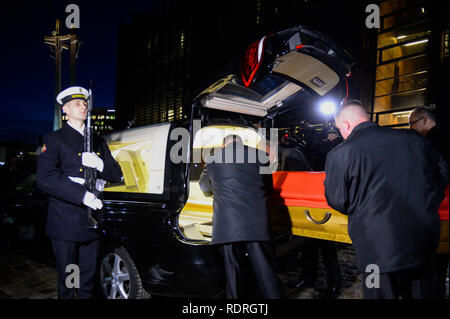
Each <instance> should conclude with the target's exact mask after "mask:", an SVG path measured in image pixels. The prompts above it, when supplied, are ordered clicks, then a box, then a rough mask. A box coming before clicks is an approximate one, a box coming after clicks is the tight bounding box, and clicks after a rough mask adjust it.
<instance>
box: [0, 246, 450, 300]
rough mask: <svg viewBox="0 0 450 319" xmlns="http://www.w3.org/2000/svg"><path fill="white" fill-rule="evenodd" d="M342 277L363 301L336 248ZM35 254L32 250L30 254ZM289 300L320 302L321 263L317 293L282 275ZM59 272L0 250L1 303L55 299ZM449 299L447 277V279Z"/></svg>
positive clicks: (349, 263) (44, 261)
mask: <svg viewBox="0 0 450 319" xmlns="http://www.w3.org/2000/svg"><path fill="white" fill-rule="evenodd" d="M337 250H338V257H339V263H340V267H341V271H342V276H343V283H342V289H341V291H340V294H339V297H338V298H339V299H361V298H362V293H361V288H360V287H361V278H360V276H359V274H358V273H357V271H356V259H355V254H354V250H353V248H352V246H351V245H346V244H337ZM31 251H33V250H31ZM279 275H280V278H281V280H282V281H283V284H284V287H285V289H286V294H287V296H288V298H289V299H316V298H320V297H321V296H322V294H323V292H324V291H325V288H326V273H325V270H324V267H323V264H322V262H321V261H320V262H319V270H318V280H317V285H316V290H314V289H307V290H305V291H303V292H300V293H299V292H298V291H296V289H295V288H294V285H295V283H296V281H297V280H298V277H299V267H298V265H297V264H296V263H295V262H294V263H293V264H292V265H291V266H290V267H285V269H284V270H283V271H281V272H280V273H279ZM55 298H56V270H55V267H54V264H53V260H52V258H51V256H42V255H40V256H33V253H32V252H30V251H29V250H27V252H26V253H25V252H24V251H23V250H22V251H19V252H18V251H17V249H14V250H13V249H8V248H6V247H2V248H0V299H55ZM447 298H448V277H447Z"/></svg>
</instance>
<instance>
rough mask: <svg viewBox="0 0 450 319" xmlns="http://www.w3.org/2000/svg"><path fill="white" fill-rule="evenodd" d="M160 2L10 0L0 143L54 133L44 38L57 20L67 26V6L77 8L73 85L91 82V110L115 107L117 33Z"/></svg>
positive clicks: (4, 23)
mask: <svg viewBox="0 0 450 319" xmlns="http://www.w3.org/2000/svg"><path fill="white" fill-rule="evenodd" d="M157 2H158V1H136V0H133V1H121V2H119V1H117V2H114V1H106V0H95V1H55V0H54V1H8V2H7V4H6V3H2V19H0V32H1V33H0V34H1V39H2V45H1V51H0V70H1V79H0V84H1V92H2V98H1V100H0V141H6V140H19V141H20V140H22V141H26V142H31V143H34V142H36V136H38V135H44V134H46V133H48V132H50V131H51V130H52V129H53V109H54V87H55V86H54V81H55V80H54V60H53V59H52V58H51V57H50V46H49V45H47V44H45V43H44V36H46V35H47V36H51V35H52V31H53V30H54V29H55V21H56V19H57V18H60V20H61V26H60V33H61V34H68V33H69V32H68V29H67V28H66V27H65V18H66V16H67V15H68V13H65V8H66V6H67V5H68V4H70V3H76V4H77V5H78V6H79V7H80V29H79V31H78V38H79V39H80V40H81V41H82V45H81V49H80V52H79V58H78V60H77V82H78V84H79V85H82V86H85V87H88V86H89V81H90V80H92V81H93V88H94V107H114V101H115V85H116V55H117V29H118V26H119V24H120V23H129V22H130V21H131V17H132V15H133V14H134V13H136V12H146V11H148V10H149V9H151V8H152V7H153V6H154V4H155V3H157ZM62 65H63V75H62V78H63V81H62V88H63V89H64V88H66V87H68V86H69V54H68V50H64V52H63V58H62Z"/></svg>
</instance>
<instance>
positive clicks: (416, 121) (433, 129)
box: [409, 106, 449, 299]
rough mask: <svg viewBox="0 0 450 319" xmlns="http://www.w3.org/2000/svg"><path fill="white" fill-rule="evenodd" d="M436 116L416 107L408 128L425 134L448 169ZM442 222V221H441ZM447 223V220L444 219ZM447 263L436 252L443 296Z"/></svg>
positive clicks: (444, 256)
mask: <svg viewBox="0 0 450 319" xmlns="http://www.w3.org/2000/svg"><path fill="white" fill-rule="evenodd" d="M437 122H438V121H437V118H436V116H435V115H434V113H433V112H432V111H431V110H430V109H429V108H428V107H426V106H419V107H416V108H415V109H414V110H413V111H412V112H411V114H410V115H409V128H410V129H412V130H414V131H416V132H417V133H419V134H420V135H422V136H425V137H426V138H427V139H428V140H429V141H430V142H431V145H433V146H434V148H435V149H436V150H437V151H438V152H439V154H441V156H442V157H443V158H444V160H445V163H446V165H447V169H448V162H449V148H448V142H449V141H448V132H447V130H445V129H444V128H443V127H442V126H440V125H438V123H437ZM442 222H443V221H442ZM446 222H447V223H448V221H446ZM448 265H449V255H448V253H447V254H437V263H436V267H437V275H438V287H439V297H440V298H441V299H443V298H445V290H446V288H445V282H446V280H447V269H448Z"/></svg>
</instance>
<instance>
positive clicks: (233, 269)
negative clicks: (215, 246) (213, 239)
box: [220, 242, 284, 299]
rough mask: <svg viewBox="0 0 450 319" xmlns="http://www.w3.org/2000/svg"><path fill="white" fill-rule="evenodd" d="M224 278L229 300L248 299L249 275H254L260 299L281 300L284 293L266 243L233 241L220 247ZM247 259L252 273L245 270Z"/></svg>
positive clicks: (271, 250) (270, 250) (272, 256)
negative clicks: (223, 264)
mask: <svg viewBox="0 0 450 319" xmlns="http://www.w3.org/2000/svg"><path fill="white" fill-rule="evenodd" d="M220 251H221V253H222V256H223V259H224V263H225V277H226V296H227V298H228V299H237V298H248V297H250V295H249V292H248V290H249V289H248V288H249V285H251V280H250V279H249V275H251V274H252V273H253V275H254V278H255V279H256V283H257V286H258V288H259V290H260V293H261V295H262V297H263V298H266V299H281V298H284V291H283V288H282V286H281V283H280V280H279V278H278V276H277V274H276V272H275V266H274V251H273V248H272V247H271V246H270V244H269V243H268V242H236V243H230V244H224V245H222V246H221V247H220ZM246 254H248V259H249V260H250V265H251V268H252V270H253V272H251V271H249V269H248V268H247V267H248V265H249V263H248V260H246Z"/></svg>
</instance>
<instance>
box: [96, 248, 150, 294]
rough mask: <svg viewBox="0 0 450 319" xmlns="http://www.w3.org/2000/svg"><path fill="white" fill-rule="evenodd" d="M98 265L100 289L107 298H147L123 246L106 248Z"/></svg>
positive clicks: (134, 267)
mask: <svg viewBox="0 0 450 319" xmlns="http://www.w3.org/2000/svg"><path fill="white" fill-rule="evenodd" d="M101 256H102V258H101V260H100V267H99V280H100V289H101V291H102V293H103V296H104V297H106V298H107V299H148V298H151V295H150V294H149V293H148V292H146V291H145V289H144V288H143V287H142V281H141V278H140V276H139V273H138V271H137V269H136V266H135V264H134V262H133V260H132V259H131V257H130V255H129V254H128V252H127V251H126V250H125V248H123V247H115V248H113V247H110V248H106V249H105V250H104V251H103V253H102V255H101Z"/></svg>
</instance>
